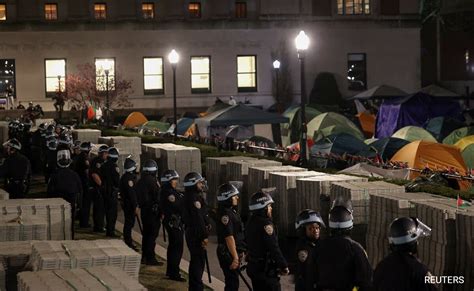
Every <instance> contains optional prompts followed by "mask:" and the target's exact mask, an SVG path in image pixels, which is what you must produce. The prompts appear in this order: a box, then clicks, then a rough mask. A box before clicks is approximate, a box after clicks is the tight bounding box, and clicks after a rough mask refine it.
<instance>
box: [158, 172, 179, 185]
mask: <svg viewBox="0 0 474 291" xmlns="http://www.w3.org/2000/svg"><path fill="white" fill-rule="evenodd" d="M175 179H179V174H178V172H176V171H175V170H166V171H165V172H164V173H163V174H162V175H161V178H160V181H161V182H163V183H165V182H171V180H175Z"/></svg>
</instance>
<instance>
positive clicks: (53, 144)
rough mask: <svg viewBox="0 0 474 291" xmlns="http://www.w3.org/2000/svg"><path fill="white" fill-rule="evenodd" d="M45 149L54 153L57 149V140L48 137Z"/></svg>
mask: <svg viewBox="0 0 474 291" xmlns="http://www.w3.org/2000/svg"><path fill="white" fill-rule="evenodd" d="M46 147H47V148H48V150H51V151H55V150H57V149H58V140H57V139H56V138H55V137H50V138H49V139H48V140H47V141H46Z"/></svg>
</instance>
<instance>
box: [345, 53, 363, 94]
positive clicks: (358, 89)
mask: <svg viewBox="0 0 474 291" xmlns="http://www.w3.org/2000/svg"><path fill="white" fill-rule="evenodd" d="M350 55H363V56H364V81H365V82H364V87H363V88H355V87H352V86H351V85H352V83H353V82H351V81H349V80H348V83H349V84H348V86H347V89H348V90H349V91H364V90H367V88H368V87H367V75H368V74H367V53H347V76H346V78H347V77H349V75H348V74H349V62H350V60H349V56H350Z"/></svg>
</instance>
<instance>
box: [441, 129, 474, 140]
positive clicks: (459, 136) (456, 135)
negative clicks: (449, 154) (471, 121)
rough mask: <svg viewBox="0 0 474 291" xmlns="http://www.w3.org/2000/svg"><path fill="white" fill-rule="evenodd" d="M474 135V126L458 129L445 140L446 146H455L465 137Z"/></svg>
mask: <svg viewBox="0 0 474 291" xmlns="http://www.w3.org/2000/svg"><path fill="white" fill-rule="evenodd" d="M469 135H474V126H466V127H461V128H458V129H456V130H455V131H453V132H451V133H450V134H449V135H448V136H447V137H446V138H445V139H443V143H444V144H455V143H457V142H458V141H459V140H460V139H462V138H463V137H466V136H469Z"/></svg>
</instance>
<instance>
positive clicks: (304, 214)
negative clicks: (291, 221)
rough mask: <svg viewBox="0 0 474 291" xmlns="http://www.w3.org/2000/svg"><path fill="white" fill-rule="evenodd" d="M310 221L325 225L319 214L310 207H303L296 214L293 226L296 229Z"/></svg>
mask: <svg viewBox="0 0 474 291" xmlns="http://www.w3.org/2000/svg"><path fill="white" fill-rule="evenodd" d="M312 223H317V224H319V226H322V227H326V225H325V224H324V221H323V219H322V218H321V215H320V214H319V213H318V212H316V211H314V210H312V209H305V210H302V211H301V212H300V213H298V216H296V222H295V228H296V229H297V230H298V229H300V228H301V227H303V226H305V225H307V224H312Z"/></svg>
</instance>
